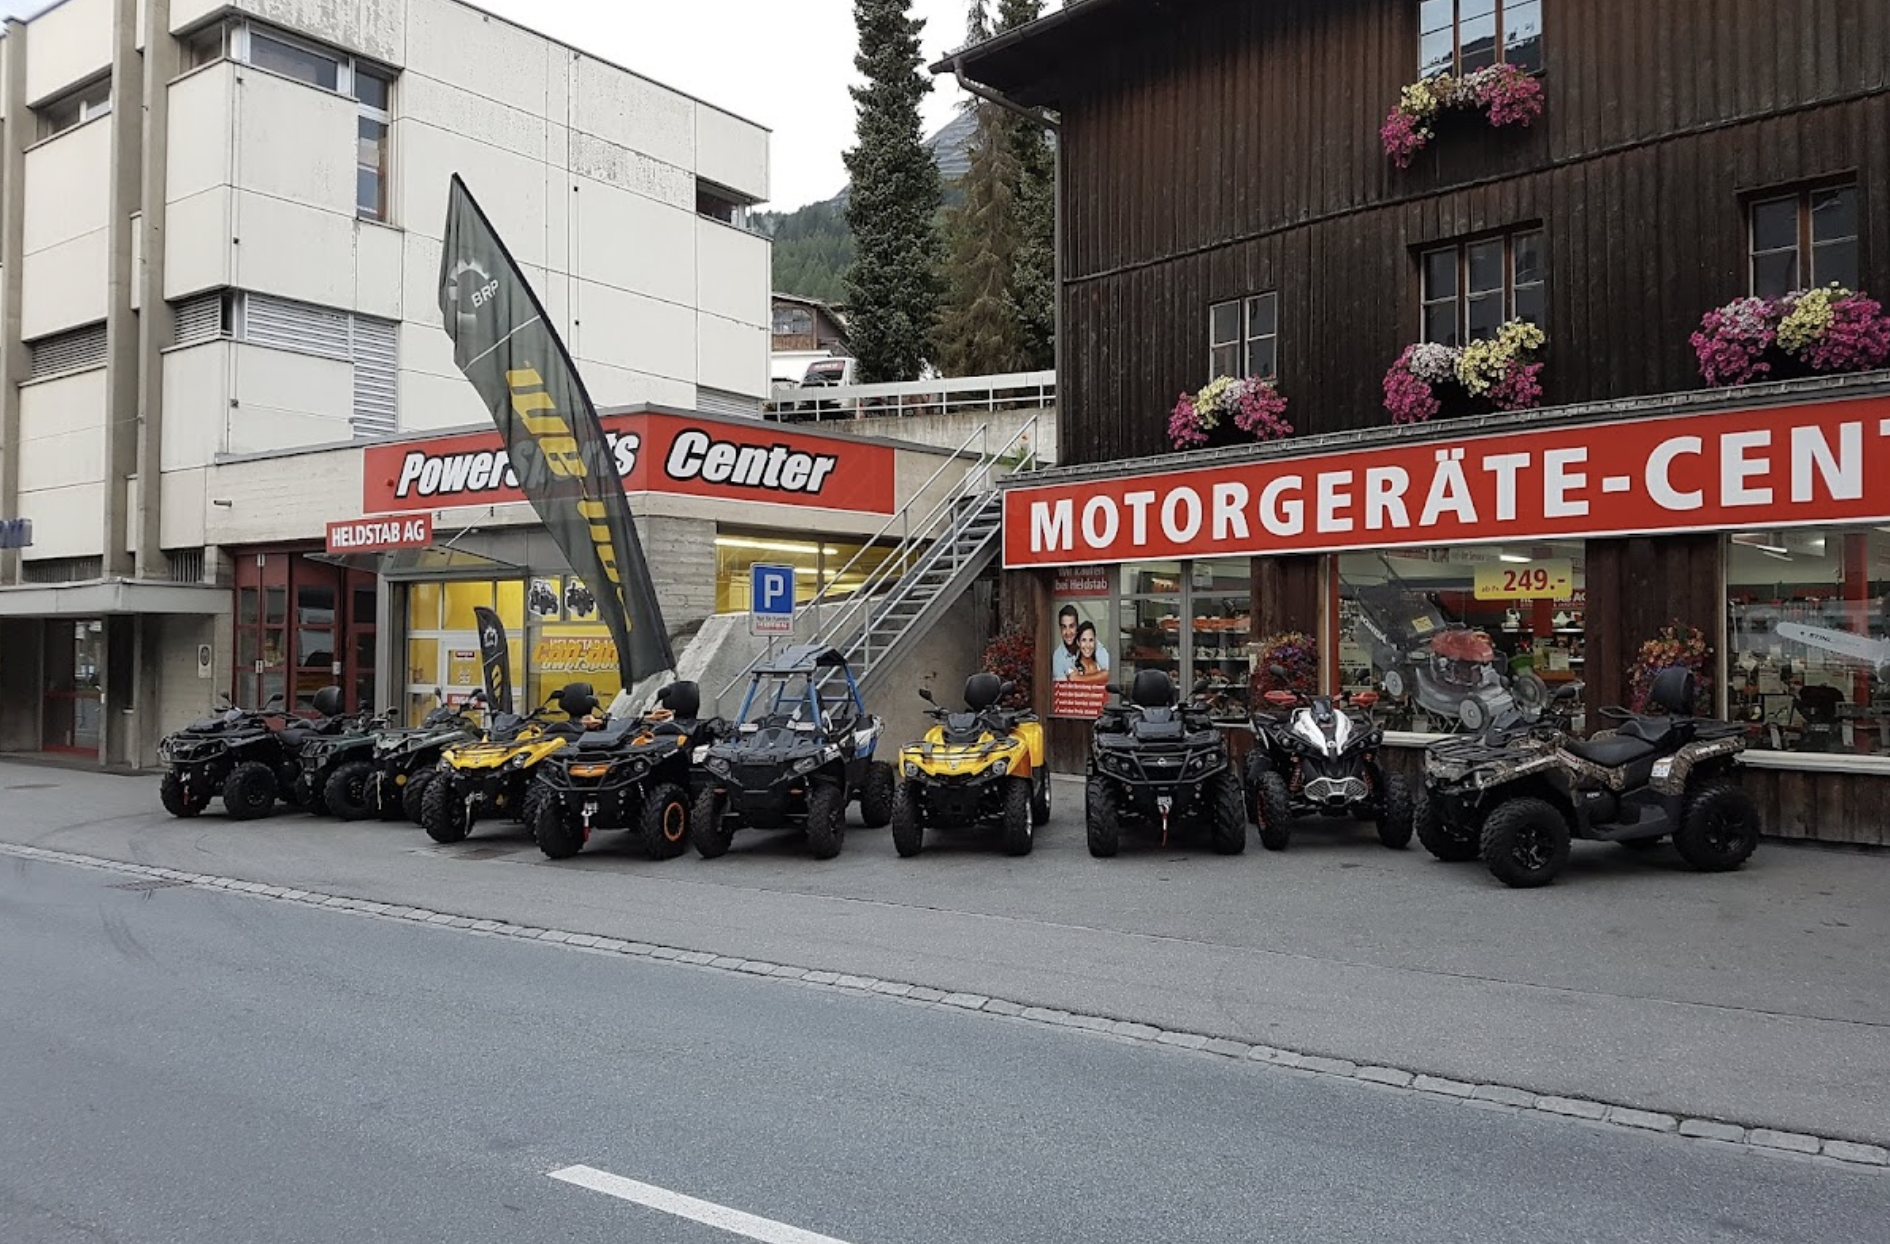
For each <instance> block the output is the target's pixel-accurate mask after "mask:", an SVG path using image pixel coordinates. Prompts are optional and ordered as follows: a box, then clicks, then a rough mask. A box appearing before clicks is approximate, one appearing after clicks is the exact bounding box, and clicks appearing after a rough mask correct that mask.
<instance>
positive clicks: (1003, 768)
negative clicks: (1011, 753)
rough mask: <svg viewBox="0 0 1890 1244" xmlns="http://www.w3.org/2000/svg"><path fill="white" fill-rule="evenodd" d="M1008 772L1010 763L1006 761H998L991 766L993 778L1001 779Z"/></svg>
mask: <svg viewBox="0 0 1890 1244" xmlns="http://www.w3.org/2000/svg"><path fill="white" fill-rule="evenodd" d="M1010 771H1011V762H1010V761H1008V760H999V761H998V762H997V763H996V764H994V765H992V766H991V776H993V777H1003V776H1004V775H1005V774H1006V773H1009V772H1010Z"/></svg>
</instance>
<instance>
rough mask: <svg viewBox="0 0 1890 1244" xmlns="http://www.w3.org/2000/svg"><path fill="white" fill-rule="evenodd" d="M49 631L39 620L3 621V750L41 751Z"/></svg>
mask: <svg viewBox="0 0 1890 1244" xmlns="http://www.w3.org/2000/svg"><path fill="white" fill-rule="evenodd" d="M45 632H46V624H45V623H44V622H43V621H41V620H40V619H38V618H0V706H5V707H4V711H0V751H5V752H31V751H38V750H39V735H40V727H41V724H42V721H41V717H40V712H39V705H40V704H41V703H42V702H43V696H42V694H41V692H42V690H43V689H44V686H45V683H44V682H43V681H42V679H41V677H40V663H41V661H42V660H43V659H44V647H45V645H44V637H45Z"/></svg>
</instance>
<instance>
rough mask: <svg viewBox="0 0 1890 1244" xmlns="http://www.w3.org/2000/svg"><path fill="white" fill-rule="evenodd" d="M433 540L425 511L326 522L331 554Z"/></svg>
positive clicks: (415, 545) (419, 545)
mask: <svg viewBox="0 0 1890 1244" xmlns="http://www.w3.org/2000/svg"><path fill="white" fill-rule="evenodd" d="M432 543H433V518H432V516H431V515H428V514H406V515H395V516H392V517H389V518H356V519H352V520H350V521H348V522H345V523H330V524H328V551H329V552H330V553H379V552H382V551H384V550H387V549H423V548H425V547H426V546H427V545H429V544H432Z"/></svg>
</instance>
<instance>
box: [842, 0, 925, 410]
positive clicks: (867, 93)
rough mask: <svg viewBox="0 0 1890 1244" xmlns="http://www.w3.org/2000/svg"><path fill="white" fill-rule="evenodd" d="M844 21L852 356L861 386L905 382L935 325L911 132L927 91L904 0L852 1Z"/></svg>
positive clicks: (918, 152) (920, 165) (921, 188)
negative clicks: (851, 108)
mask: <svg viewBox="0 0 1890 1244" xmlns="http://www.w3.org/2000/svg"><path fill="white" fill-rule="evenodd" d="M853 21H854V25H855V26H856V27H857V29H858V31H859V39H860V45H859V51H858V53H857V54H856V55H855V56H854V58H853V63H854V65H855V67H857V68H858V69H859V71H860V72H861V73H862V74H864V75H865V76H866V85H865V86H863V87H853V88H851V91H852V95H853V102H854V104H855V105H856V107H857V110H858V114H859V130H858V135H857V137H858V143H859V145H858V146H856V147H855V148H854V149H853V150H851V151H849V152H847V154H846V165H847V173H848V174H849V176H851V177H852V179H853V187H852V193H851V194H850V195H849V197H848V199H847V225H848V227H849V228H850V229H851V230H852V233H853V240H854V246H855V255H856V258H855V260H854V263H853V265H852V267H851V268H849V269H848V271H847V277H846V285H847V292H848V299H847V301H848V303H849V305H850V308H851V318H850V323H851V327H852V341H853V352H854V354H855V355H857V356H858V357H859V360H860V379H861V380H862V381H866V382H873V381H883V380H915V379H917V378H918V376H919V372H920V370H921V369H922V368H923V367H924V365H925V359H926V354H927V346H928V344H929V343H930V340H931V335H932V331H933V327H934V325H935V323H936V321H937V319H938V306H939V261H940V259H941V251H942V248H941V245H940V241H939V235H938V227H937V224H936V222H935V219H934V217H935V214H936V212H937V211H938V205H939V182H938V168H937V166H935V165H934V164H933V163H932V156H931V153H930V152H928V151H927V150H926V149H925V143H924V140H923V135H922V134H921V132H920V129H919V101H920V100H921V99H923V98H924V97H925V94H926V92H927V91H930V90H931V89H932V82H931V79H930V78H928V77H926V76H925V74H924V73H923V71H922V65H921V62H920V59H919V32H920V31H921V30H923V29H924V28H925V23H924V22H923V21H922V20H918V19H915V18H913V17H912V16H911V14H910V12H909V5H908V0H854V4H853Z"/></svg>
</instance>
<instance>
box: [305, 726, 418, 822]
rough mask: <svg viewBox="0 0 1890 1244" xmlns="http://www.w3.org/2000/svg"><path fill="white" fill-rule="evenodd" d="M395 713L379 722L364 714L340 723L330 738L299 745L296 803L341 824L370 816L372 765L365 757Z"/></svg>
mask: <svg viewBox="0 0 1890 1244" xmlns="http://www.w3.org/2000/svg"><path fill="white" fill-rule="evenodd" d="M395 711H396V710H394V709H388V710H387V713H386V715H385V716H380V717H377V716H374V715H373V714H372V713H370V712H366V711H363V712H360V713H357V714H355V715H354V716H352V717H344V718H341V719H340V721H339V722H338V723H337V725H336V729H335V732H334V733H332V734H327V735H324V736H322V737H320V738H313V739H310V740H309V741H308V742H306V743H304V744H303V745H302V749H301V752H300V756H299V759H300V761H301V769H300V771H299V772H298V773H297V774H296V775H295V784H294V786H293V787H292V788H291V795H292V798H293V799H294V801H295V803H296V804H297V805H298V806H300V807H302V808H305V809H307V810H308V811H310V812H312V813H314V814H315V815H316V816H338V817H340V818H341V819H342V820H344V821H359V820H363V819H365V818H367V817H369V816H372V815H373V814H374V809H373V808H372V807H371V806H370V805H369V803H368V799H369V796H370V795H371V793H372V792H371V790H370V785H371V778H372V776H373V772H374V765H373V761H372V760H371V759H370V757H372V755H373V754H374V743H375V740H376V739H378V738H379V737H380V733H381V731H383V730H385V729H387V726H388V723H389V721H391V720H392V718H393V715H394V713H395ZM336 778H339V779H341V780H340V781H338V782H337V781H335V779H336Z"/></svg>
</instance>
